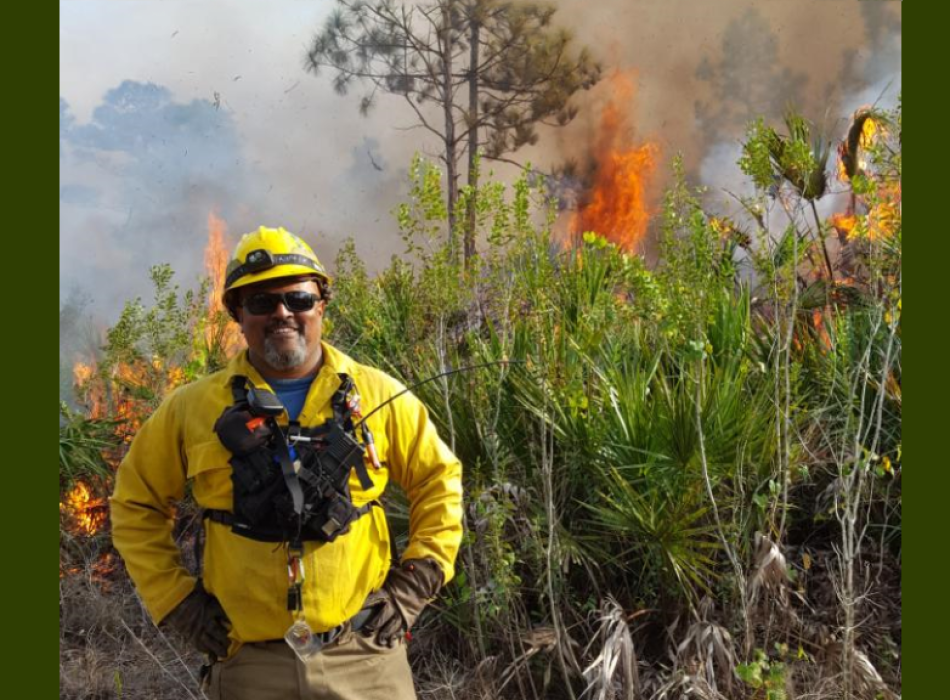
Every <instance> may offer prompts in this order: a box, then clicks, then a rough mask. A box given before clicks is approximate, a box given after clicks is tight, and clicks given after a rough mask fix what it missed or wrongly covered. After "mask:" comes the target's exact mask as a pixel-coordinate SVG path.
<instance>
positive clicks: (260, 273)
mask: <svg viewBox="0 0 950 700" xmlns="http://www.w3.org/2000/svg"><path fill="white" fill-rule="evenodd" d="M297 275H316V276H317V277H319V278H321V280H322V281H323V282H324V283H327V284H328V283H329V282H330V275H328V274H327V271H326V268H324V267H323V265H322V264H321V263H320V260H319V259H318V258H317V256H316V254H315V253H314V252H313V250H311V248H310V246H308V245H307V244H306V242H304V240H303V239H302V238H299V237H298V236H295V235H294V234H292V233H290V232H289V231H287V230H286V229H284V228H282V227H281V228H267V227H266V226H261V227H260V228H259V229H257V230H256V231H251V232H250V233H245V234H244V236H242V237H241V240H240V242H239V243H238V244H237V247H236V248H235V249H234V256H233V257H232V259H231V262H229V263H228V268H227V270H226V271H225V273H224V293H225V294H227V293H228V292H229V291H230V290H232V289H237V288H238V287H244V286H247V285H249V284H255V283H257V282H263V281H264V280H270V279H276V278H278V277H296V276H297Z"/></svg>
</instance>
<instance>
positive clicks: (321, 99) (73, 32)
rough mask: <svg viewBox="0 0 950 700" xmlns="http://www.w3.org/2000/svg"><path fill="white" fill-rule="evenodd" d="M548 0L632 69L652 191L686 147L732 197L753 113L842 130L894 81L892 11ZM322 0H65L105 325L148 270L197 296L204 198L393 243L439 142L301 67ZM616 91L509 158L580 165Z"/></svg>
mask: <svg viewBox="0 0 950 700" xmlns="http://www.w3.org/2000/svg"><path fill="white" fill-rule="evenodd" d="M556 4H557V6H558V8H559V11H558V13H557V14H556V15H555V17H554V21H555V23H559V24H561V25H563V26H567V27H569V28H571V29H572V30H573V31H574V32H575V34H576V36H577V38H578V39H579V40H580V42H582V43H583V44H586V45H587V46H589V47H590V48H591V49H592V50H593V51H594V52H595V55H597V56H598V57H599V58H600V59H601V60H602V61H603V63H604V66H605V69H606V71H607V72H609V71H610V70H612V69H620V70H622V71H634V72H635V76H636V83H637V87H638V90H637V94H636V96H635V98H634V101H633V104H631V105H630V106H629V109H630V112H631V115H632V118H631V120H630V121H631V125H632V126H633V129H634V130H635V133H636V137H637V138H638V139H640V140H641V141H646V140H650V141H653V142H655V143H657V144H658V145H659V147H660V152H661V154H662V161H661V163H660V164H659V166H658V168H657V177H658V181H657V183H655V187H654V189H655V190H656V191H657V193H659V190H660V189H661V186H662V184H663V182H664V179H665V178H666V177H667V175H668V171H669V159H670V158H671V157H672V156H673V155H674V154H675V153H677V152H681V153H682V154H683V157H684V160H685V163H686V166H687V169H688V172H689V173H690V175H691V177H692V178H693V179H694V180H696V181H697V182H702V183H703V184H706V185H708V186H709V187H710V188H713V189H716V188H720V187H728V188H730V189H733V190H734V191H736V190H739V192H737V193H741V191H742V188H744V187H748V183H747V182H746V181H745V179H744V178H743V176H742V175H741V173H740V172H739V170H738V167H737V166H736V165H735V162H736V160H737V159H738V154H739V143H740V140H741V138H742V136H743V133H744V129H745V124H746V123H747V122H748V120H750V119H752V118H753V117H754V116H757V115H759V114H762V115H764V116H765V117H766V118H767V119H769V120H770V121H772V122H775V121H777V120H779V119H780V118H781V116H782V114H783V112H784V111H785V109H786V108H787V107H788V106H791V105H795V106H797V107H798V108H800V109H802V110H803V111H804V113H805V115H806V116H808V117H809V118H811V119H813V120H816V121H818V122H820V123H823V124H827V125H828V127H829V136H833V137H836V138H837V137H840V135H841V133H842V132H843V129H844V128H845V121H844V120H845V119H846V118H847V117H848V116H849V115H850V113H851V112H853V110H854V109H855V108H856V107H858V106H861V105H863V104H867V103H870V102H874V101H875V100H877V99H878V98H879V97H882V102H881V103H882V106H888V105H892V104H894V102H895V101H896V95H897V94H898V92H899V90H900V70H901V61H900V21H901V7H900V3H899V2H858V1H857V0H799V1H796V2H776V1H764V2H763V1H759V2H756V1H754V0H719V1H717V2H709V1H707V0H689V1H687V0H640V1H632V0H603V1H599V2H596V3H592V2H585V1H584V0H561V1H560V2H557V3H556ZM333 5H334V3H332V2H329V0H327V1H325V2H319V3H316V2H312V3H311V2H298V1H293V2H291V1H288V0H272V1H271V2H267V3H250V2H243V3H242V2H209V1H206V2H201V3H186V2H161V1H160V0H138V1H137V2H135V3H128V2H118V1H104V0H96V1H93V0H62V1H61V5H60V7H61V24H60V97H61V105H60V113H61V120H60V124H61V127H60V148H61V158H60V244H61V248H60V281H61V290H62V291H61V296H62V297H63V298H66V297H67V296H69V295H70V294H71V293H72V292H71V291H70V290H73V289H76V288H77V287H78V288H80V289H82V290H84V291H85V293H86V294H88V296H90V297H91V298H92V303H91V305H90V308H91V309H92V310H93V311H94V313H96V314H97V315H98V316H99V317H100V318H103V319H106V320H107V322H111V321H112V320H114V319H115V317H116V315H117V313H118V311H119V310H120V309H121V307H122V304H123V303H124V302H125V301H126V300H127V299H131V298H133V297H135V296H137V295H141V296H145V297H147V296H148V295H149V294H150V291H151V290H150V285H149V283H148V278H147V270H148V268H149V267H150V266H151V265H154V264H157V263H160V262H168V263H171V264H172V266H173V267H174V269H175V270H176V272H177V275H178V276H177V279H178V282H179V283H180V284H182V285H183V286H192V285H193V284H194V283H195V281H196V279H197V278H198V276H199V275H201V274H202V271H203V249H204V247H205V245H206V242H207V217H208V213H209V211H212V210H214V211H216V212H217V214H218V215H219V216H221V217H222V218H223V219H224V220H225V221H226V222H227V224H228V235H229V241H228V243H229V245H233V243H234V242H236V240H237V238H238V237H239V235H240V234H241V233H243V232H245V231H248V230H251V229H253V228H256V227H257V226H258V225H260V224H268V225H283V226H285V227H287V228H288V229H290V230H292V231H294V232H296V233H299V234H301V235H303V236H304V237H305V238H306V239H307V240H308V241H309V242H310V243H311V244H312V245H314V247H315V249H316V250H317V253H318V255H319V256H320V257H321V258H322V259H323V261H324V262H325V263H332V261H333V258H334V256H335V254H336V251H337V249H338V248H339V245H340V243H341V242H342V240H343V239H344V238H346V237H347V236H351V235H352V236H353V237H354V238H355V239H356V243H357V248H358V250H359V251H360V252H361V253H363V254H364V255H365V256H366V259H367V262H368V264H369V266H370V268H371V269H379V268H381V267H382V266H384V265H385V264H387V262H388V260H389V258H390V256H391V255H392V254H395V253H399V252H401V250H402V243H401V241H400V239H399V236H398V235H397V233H396V227H395V224H394V222H393V219H392V216H391V211H392V209H393V207H395V206H396V205H397V204H398V203H399V201H400V200H401V199H402V198H403V197H404V196H405V194H406V191H407V184H406V180H405V175H406V169H407V166H408V164H409V161H410V158H411V156H412V154H413V152H416V151H420V152H423V153H430V154H434V153H435V152H436V149H437V144H436V143H434V142H432V140H431V139H427V138H426V137H425V135H424V133H423V132H422V131H421V130H418V129H415V130H406V127H408V126H411V125H412V124H413V123H414V122H413V117H412V114H411V112H410V111H409V109H408V107H405V106H404V105H403V104H402V103H401V101H400V99H399V98H395V97H391V96H386V95H382V96H380V97H379V99H378V104H377V106H376V108H375V109H374V110H373V111H372V112H371V113H370V115H369V117H367V118H363V117H360V116H359V114H358V111H357V104H358V99H359V96H360V94H361V91H360V90H359V89H357V90H354V92H353V93H352V94H351V95H348V96H346V97H341V96H339V95H337V94H336V93H334V91H333V89H332V87H331V83H330V74H329V73H327V74H322V75H320V76H314V75H312V74H309V73H307V72H305V71H304V69H303V65H304V57H305V52H306V49H307V47H308V44H309V42H310V40H311V38H312V37H313V35H314V34H315V33H316V32H317V31H318V30H319V29H320V27H321V25H322V22H323V20H324V18H325V17H326V16H327V15H328V13H329V12H330V10H332V8H333ZM608 89H609V88H608V84H607V83H606V82H604V83H602V84H601V85H600V86H598V87H596V88H595V89H594V90H593V91H591V92H589V93H582V94H581V95H579V102H578V104H579V105H580V106H581V113H580V115H579V117H578V119H577V120H576V121H575V122H574V123H572V124H571V125H569V126H568V127H567V128H565V129H561V130H558V131H550V130H549V131H542V132H541V140H540V142H539V144H538V145H537V146H534V147H532V148H530V149H525V150H523V151H522V152H519V153H518V154H516V155H515V157H516V158H517V159H518V160H520V161H522V162H524V161H528V160H530V161H531V162H532V164H534V165H535V166H536V167H540V168H542V169H547V168H551V167H553V166H555V165H557V164H559V163H562V162H563V161H564V160H565V159H566V158H576V159H582V158H583V157H584V156H585V155H586V154H587V153H589V149H590V145H591V142H592V138H593V135H594V134H595V133H596V130H597V128H598V116H599V111H598V107H599V105H602V104H603V103H604V101H605V99H606V98H607V97H608V95H607V90H608ZM512 170H513V169H510V168H504V167H502V168H496V172H498V173H499V174H500V175H501V176H503V177H511V176H512V174H513V172H512ZM719 199H720V200H724V199H725V198H724V197H722V196H719ZM833 207H834V204H833V202H831V200H830V198H829V201H828V202H827V203H826V202H822V208H823V211H824V210H825V208H828V210H829V212H830V211H831V210H833Z"/></svg>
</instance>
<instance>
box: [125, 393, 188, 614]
mask: <svg viewBox="0 0 950 700" xmlns="http://www.w3.org/2000/svg"><path fill="white" fill-rule="evenodd" d="M178 411H179V408H178V405H177V402H176V401H175V395H172V396H170V397H168V398H167V399H166V400H165V402H164V403H162V405H161V406H160V407H159V408H158V410H157V411H155V413H154V414H152V416H151V418H149V419H148V421H146V422H145V424H144V425H143V426H142V428H141V429H140V430H139V432H138V434H137V435H136V436H135V439H134V440H133V441H132V446H131V448H130V449H129V453H128V454H127V455H126V457H125V459H123V460H122V463H121V464H120V465H119V469H118V472H117V474H116V482H115V491H114V492H113V495H112V498H111V499H110V501H111V508H110V510H111V513H112V541H113V542H114V544H115V547H116V549H117V550H119V554H121V555H122V558H123V559H124V560H125V564H126V567H127V568H128V570H129V575H130V576H131V577H132V580H133V581H134V583H135V586H136V588H137V589H138V592H139V595H140V596H141V598H142V601H143V602H144V603H145V607H146V608H147V609H148V612H149V614H150V615H151V616H152V619H153V620H154V621H155V622H156V623H159V622H161V621H162V620H163V619H164V618H165V617H166V616H167V615H168V613H169V612H171V610H172V609H174V608H175V607H176V606H177V605H178V604H179V603H181V601H182V600H184V599H185V597H186V596H187V595H188V594H189V593H190V592H191V591H192V590H194V588H195V578H194V577H192V576H191V575H189V573H188V571H187V570H186V569H185V567H184V566H183V565H182V561H181V553H180V552H179V550H178V547H177V546H176V545H175V540H174V538H173V536H172V530H173V527H174V523H175V512H174V505H173V504H174V502H175V501H178V500H181V498H182V497H183V496H184V493H185V480H186V466H185V461H184V458H183V456H182V438H181V434H182V431H181V422H180V421H179V416H178Z"/></svg>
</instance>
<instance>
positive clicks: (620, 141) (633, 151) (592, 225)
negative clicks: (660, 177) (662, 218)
mask: <svg viewBox="0 0 950 700" xmlns="http://www.w3.org/2000/svg"><path fill="white" fill-rule="evenodd" d="M608 82H609V83H610V88H611V98H610V101H609V102H608V103H607V106H606V107H605V108H604V111H603V113H602V114H601V119H600V127H599V130H598V137H597V143H596V144H595V149H594V150H595V156H594V157H595V158H596V162H597V166H596V168H597V170H596V173H595V175H594V184H593V187H592V189H591V191H590V193H589V196H588V201H587V203H586V204H585V205H583V206H582V207H581V209H580V211H578V212H577V214H575V216H574V217H573V218H572V221H571V229H572V230H573V231H574V232H576V233H580V232H583V231H594V232H596V233H599V234H601V235H602V236H604V237H606V238H607V239H609V240H611V241H613V242H614V243H617V244H619V245H620V246H621V247H623V248H625V249H627V250H633V249H635V248H636V247H637V244H638V243H639V242H640V241H641V240H642V239H643V236H644V235H645V234H646V230H647V224H648V223H649V221H650V214H651V212H650V209H649V206H648V204H647V185H648V184H649V182H650V180H651V178H652V176H653V172H654V170H655V169H656V160H657V155H658V151H659V149H658V148H657V146H656V144H653V143H646V144H642V145H635V144H634V137H633V129H632V127H631V125H630V123H629V122H630V108H631V105H632V103H633V98H634V94H635V89H634V84H633V80H631V78H630V76H629V75H626V74H623V73H620V72H617V73H615V74H614V75H613V76H612V77H611V78H610V79H609V81H608Z"/></svg>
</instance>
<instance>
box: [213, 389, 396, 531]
mask: <svg viewBox="0 0 950 700" xmlns="http://www.w3.org/2000/svg"><path fill="white" fill-rule="evenodd" d="M339 378H340V387H339V388H338V389H337V390H336V392H334V394H333V397H332V398H331V400H330V404H331V407H332V409H333V417H332V418H331V419H329V420H328V421H326V422H325V423H324V424H323V425H320V426H317V427H315V428H302V427H301V426H300V424H299V423H296V422H291V423H290V425H289V426H287V427H286V428H284V427H281V426H280V425H278V423H277V417H278V416H280V415H281V414H282V413H283V412H284V407H283V405H282V404H281V402H280V400H279V399H278V398H277V396H276V395H274V394H273V393H271V392H269V391H267V390H263V389H259V388H257V387H255V386H253V385H252V384H251V383H250V382H249V381H248V380H247V377H243V376H235V377H234V378H233V380H232V383H231V391H232V394H233V396H234V405H232V406H229V407H228V408H226V409H225V410H224V412H223V413H222V414H221V417H220V418H218V420H217V422H216V423H215V426H214V430H215V433H217V435H218V438H219V439H220V440H221V442H222V444H223V445H224V446H225V447H226V448H227V449H228V450H229V451H230V452H231V454H232V457H231V460H230V463H231V467H232V474H231V480H232V485H233V488H234V506H233V512H227V511H221V510H208V511H206V512H205V517H207V518H210V519H211V520H213V521H215V522H219V523H223V524H225V525H228V526H230V527H231V530H232V531H233V532H234V533H236V534H238V535H242V536H244V537H248V538H250V539H253V540H258V541H262V542H289V543H291V544H292V545H295V546H299V545H300V543H302V542H305V541H314V540H316V541H319V542H332V541H333V540H335V539H336V538H337V537H339V536H340V535H343V534H346V533H347V532H349V530H350V526H351V525H352V523H353V522H354V521H356V520H357V519H359V518H360V517H362V516H363V515H365V514H366V513H368V512H369V511H370V510H371V509H372V508H373V507H374V506H378V505H379V504H378V503H377V502H376V501H371V502H370V503H367V504H365V505H362V506H356V505H354V504H353V499H352V496H351V494H350V486H349V479H350V474H351V472H354V471H355V472H356V476H357V478H358V479H359V482H360V485H361V486H362V488H363V489H364V490H368V489H370V488H372V486H373V482H372V480H371V479H370V476H369V472H368V470H367V468H366V460H367V457H368V458H369V459H370V461H371V462H372V463H373V464H374V466H376V467H378V466H379V461H378V459H377V457H376V451H375V448H374V445H373V436H372V433H371V432H370V431H369V428H368V427H367V426H366V425H365V423H364V422H362V421H360V422H359V423H358V426H359V431H360V436H361V438H362V440H358V439H357V435H356V430H357V428H356V425H355V424H354V418H355V419H357V421H359V418H360V407H359V395H358V394H357V393H356V391H355V386H354V384H353V380H352V378H351V377H349V376H348V375H346V374H340V375H339Z"/></svg>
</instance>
